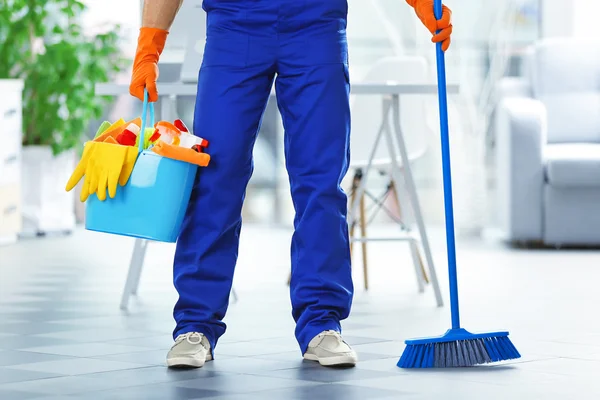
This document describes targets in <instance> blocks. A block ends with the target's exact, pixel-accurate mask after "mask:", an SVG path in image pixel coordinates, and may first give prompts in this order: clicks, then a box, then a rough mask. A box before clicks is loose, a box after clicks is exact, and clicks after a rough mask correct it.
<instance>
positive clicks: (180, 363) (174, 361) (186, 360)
mask: <svg viewBox="0 0 600 400" xmlns="http://www.w3.org/2000/svg"><path fill="white" fill-rule="evenodd" d="M211 360H212V357H211V356H210V354H209V355H208V356H206V360H202V359H201V358H200V359H198V358H195V357H173V358H167V367H169V368H202V367H203V366H204V364H205V363H206V361H211Z"/></svg>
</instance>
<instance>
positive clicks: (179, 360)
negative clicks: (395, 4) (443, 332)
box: [130, 0, 452, 367]
mask: <svg viewBox="0 0 600 400" xmlns="http://www.w3.org/2000/svg"><path fill="white" fill-rule="evenodd" d="M407 2H408V3H409V4H410V5H411V6H413V7H414V8H415V11H416V13H417V15H418V17H419V18H420V19H421V21H422V22H423V23H424V24H425V25H426V26H427V28H428V29H429V30H430V31H431V32H432V34H433V35H434V36H433V41H435V42H443V47H444V49H447V48H448V45H449V44H450V34H451V32H452V25H451V23H450V15H451V13H450V10H448V9H447V8H444V17H443V18H442V19H441V20H439V21H436V19H435V18H434V14H433V0H407ZM181 3H182V0H153V1H146V2H145V6H144V13H143V21H142V26H143V27H142V28H141V30H140V36H139V40H138V49H137V54H136V58H135V61H134V68H133V76H132V81H131V87H130V92H131V94H132V95H134V96H135V97H137V98H139V99H143V92H144V88H146V89H147V90H148V92H149V99H150V101H156V100H157V98H158V93H157V90H156V79H157V77H158V59H159V56H160V54H161V52H162V50H163V48H164V46H165V42H166V38H167V33H168V29H169V28H170V26H171V24H172V22H173V20H174V18H175V15H176V14H177V11H178V10H179V7H180V6H181ZM203 8H204V10H205V11H206V13H207V39H206V45H205V51H204V59H203V63H202V67H201V70H200V74H199V81H198V95H197V100H196V110H195V119H194V133H195V134H197V135H200V136H202V137H203V138H205V139H207V140H209V142H210V144H211V145H210V147H211V157H212V160H213V161H212V163H211V165H210V166H209V167H207V168H205V169H203V170H202V174H201V179H199V180H197V182H196V184H195V186H194V190H193V193H192V198H191V201H190V204H189V207H188V210H187V214H186V218H185V221H184V224H183V228H182V231H181V234H180V236H179V240H178V243H177V250H176V254H175V263H174V282H175V287H176V289H177V291H178V293H179V300H178V302H177V304H176V306H175V311H174V317H175V320H176V322H177V326H176V328H175V331H174V333H173V337H174V339H175V344H174V345H173V347H172V348H171V350H170V351H169V354H168V356H167V365H168V366H170V367H202V366H203V365H204V363H205V361H207V360H212V358H213V350H214V348H215V346H216V344H217V341H218V340H219V338H220V337H221V335H223V333H224V332H225V324H224V323H223V318H224V316H225V312H226V311H227V306H228V301H229V294H230V290H231V286H232V280H233V272H234V269H235V265H236V259H237V255H238V244H239V236H240V228H241V222H242V220H241V210H242V203H243V200H244V194H245V190H246V186H247V184H248V180H249V179H250V176H251V174H252V168H253V163H252V149H253V146H254V142H255V139H256V135H257V132H258V130H259V127H260V123H261V118H262V115H263V112H264V110H265V106H266V104H267V100H268V98H269V93H270V91H271V88H272V86H273V83H275V90H276V93H277V102H278V105H279V110H280V111H281V115H282V117H283V123H284V127H285V157H286V166H287V170H288V174H289V179H290V184H291V192H292V199H293V203H294V208H295V211H296V217H295V220H294V226H295V232H294V235H293V238H292V249H291V261H292V279H291V285H290V286H291V288H290V295H291V300H292V308H293V311H292V315H293V317H294V320H295V321H296V338H297V340H298V344H299V345H300V350H301V354H302V355H303V357H304V358H305V359H308V360H313V361H318V362H319V363H320V364H321V365H325V366H354V365H355V364H356V362H357V357H356V353H355V352H354V351H353V350H352V348H351V347H350V346H349V345H348V344H347V343H346V342H344V341H343V340H342V337H341V336H340V332H341V326H340V321H342V320H344V319H345V318H347V317H348V315H349V313H350V307H351V304H352V296H353V286H352V278H351V273H350V251H349V238H348V229H347V222H346V207H347V198H346V195H345V193H344V192H343V191H342V189H341V187H340V184H341V182H342V179H343V177H344V175H345V174H346V172H347V169H348V162H349V135H350V108H349V91H350V83H349V75H348V44H347V41H346V21H347V12H348V4H347V0H204V3H203ZM438 31H439V33H436V32H438Z"/></svg>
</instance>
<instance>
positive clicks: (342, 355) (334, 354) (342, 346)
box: [304, 331, 358, 367]
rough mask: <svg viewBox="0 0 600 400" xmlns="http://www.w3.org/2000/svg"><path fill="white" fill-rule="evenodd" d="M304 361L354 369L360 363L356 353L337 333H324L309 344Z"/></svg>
mask: <svg viewBox="0 0 600 400" xmlns="http://www.w3.org/2000/svg"><path fill="white" fill-rule="evenodd" d="M304 359H305V360H310V361H318V362H319V364H321V365H323V366H326V367H354V366H355V365H356V363H357V362H358V357H357V356H356V352H355V351H354V350H352V347H350V346H349V345H348V343H346V342H344V340H343V339H342V336H341V335H340V334H339V333H338V332H336V331H324V332H321V333H319V334H318V335H317V336H315V337H314V338H313V339H312V340H311V341H310V343H309V344H308V349H307V350H306V353H304Z"/></svg>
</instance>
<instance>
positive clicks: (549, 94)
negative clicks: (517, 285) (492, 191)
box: [495, 38, 600, 246]
mask: <svg viewBox="0 0 600 400" xmlns="http://www.w3.org/2000/svg"><path fill="white" fill-rule="evenodd" d="M526 65H527V68H526V71H527V72H526V73H525V76H524V77H523V78H518V79H517V78H506V79H504V80H503V81H502V82H500V85H499V87H498V92H499V103H498V108H497V110H496V125H495V127H496V162H497V165H496V166H497V180H496V183H497V194H498V200H499V202H498V213H499V222H500V223H501V227H502V229H503V231H504V233H505V234H506V236H507V238H508V239H509V240H510V241H512V242H525V243H527V242H536V243H542V244H545V245H554V246H561V245H592V246H593V245H600V42H585V41H581V40H578V39H567V38H565V39H548V40H544V41H541V42H539V43H538V44H536V45H535V46H534V48H533V51H532V52H531V53H530V55H529V58H528V60H527V63H526Z"/></svg>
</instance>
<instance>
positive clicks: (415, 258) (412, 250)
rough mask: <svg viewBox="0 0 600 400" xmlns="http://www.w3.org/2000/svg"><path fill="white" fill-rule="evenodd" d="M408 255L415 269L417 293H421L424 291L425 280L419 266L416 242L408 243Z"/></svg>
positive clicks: (419, 259) (419, 260)
mask: <svg viewBox="0 0 600 400" xmlns="http://www.w3.org/2000/svg"><path fill="white" fill-rule="evenodd" d="M409 245H410V255H411V256H412V260H413V265H414V267H415V273H416V277H417V286H418V288H419V293H423V292H424V291H425V278H424V275H423V269H422V268H423V267H422V264H421V257H420V256H419V248H418V247H417V242H416V240H411V241H410V243H409Z"/></svg>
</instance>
